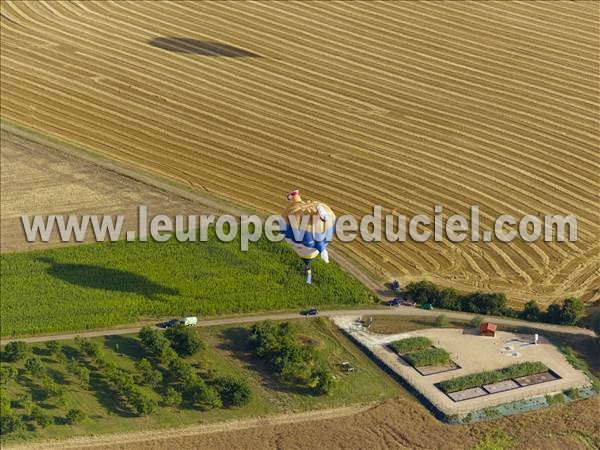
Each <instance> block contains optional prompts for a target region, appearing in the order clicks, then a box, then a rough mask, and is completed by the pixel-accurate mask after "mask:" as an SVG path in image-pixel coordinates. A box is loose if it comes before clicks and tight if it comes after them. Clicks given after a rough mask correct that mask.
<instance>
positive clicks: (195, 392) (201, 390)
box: [185, 379, 223, 410]
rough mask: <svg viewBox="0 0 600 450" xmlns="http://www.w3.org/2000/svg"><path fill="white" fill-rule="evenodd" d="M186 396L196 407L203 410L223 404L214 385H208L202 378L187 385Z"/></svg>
mask: <svg viewBox="0 0 600 450" xmlns="http://www.w3.org/2000/svg"><path fill="white" fill-rule="evenodd" d="M185 398H186V400H188V401H189V402H190V403H191V404H192V405H194V407H196V408H199V409H202V410H208V409H213V408H220V407H221V406H223V403H222V402H221V397H220V396H219V393H218V392H217V390H216V389H215V388H213V387H212V386H208V385H207V384H206V382H204V380H202V379H197V380H196V381H194V382H193V383H190V384H188V386H186V389H185Z"/></svg>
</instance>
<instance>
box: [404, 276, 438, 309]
mask: <svg viewBox="0 0 600 450" xmlns="http://www.w3.org/2000/svg"><path fill="white" fill-rule="evenodd" d="M404 296H405V297H406V298H407V299H408V300H412V301H414V302H417V303H418V304H424V303H434V301H435V299H436V298H438V297H439V289H438V287H437V286H436V285H435V284H434V283H432V282H431V281H425V280H421V281H413V282H411V283H408V284H407V285H406V289H405V292H404Z"/></svg>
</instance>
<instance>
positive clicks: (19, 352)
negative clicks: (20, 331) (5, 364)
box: [4, 341, 31, 362]
mask: <svg viewBox="0 0 600 450" xmlns="http://www.w3.org/2000/svg"><path fill="white" fill-rule="evenodd" d="M30 352H31V350H30V349H29V345H27V343H26V342H23V341H12V342H9V343H8V344H6V347H4V358H5V359H6V360H7V361H12V362H14V361H20V360H22V359H25V358H26V357H27V356H28V355H29V353H30Z"/></svg>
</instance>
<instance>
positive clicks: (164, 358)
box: [159, 346, 179, 366]
mask: <svg viewBox="0 0 600 450" xmlns="http://www.w3.org/2000/svg"><path fill="white" fill-rule="evenodd" d="M159 359H160V363H161V364H162V365H163V366H168V365H169V364H170V363H171V361H173V360H174V359H179V355H178V354H177V352H176V351H175V350H173V349H172V348H171V346H167V347H164V348H163V349H162V351H161V352H160V356H159Z"/></svg>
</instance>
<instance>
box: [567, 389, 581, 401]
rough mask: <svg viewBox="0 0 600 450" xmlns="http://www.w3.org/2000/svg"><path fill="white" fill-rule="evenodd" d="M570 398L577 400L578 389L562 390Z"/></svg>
mask: <svg viewBox="0 0 600 450" xmlns="http://www.w3.org/2000/svg"><path fill="white" fill-rule="evenodd" d="M563 393H564V394H565V395H566V396H567V397H569V398H570V399H571V400H577V399H578V398H579V389H576V388H569V389H567V390H566V391H564V392H563Z"/></svg>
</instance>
